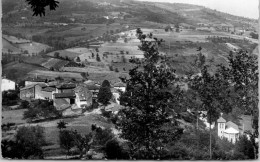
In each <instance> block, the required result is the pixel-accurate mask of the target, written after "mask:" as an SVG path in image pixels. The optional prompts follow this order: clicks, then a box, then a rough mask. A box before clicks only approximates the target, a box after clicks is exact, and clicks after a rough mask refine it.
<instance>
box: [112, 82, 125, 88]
mask: <svg viewBox="0 0 260 162" xmlns="http://www.w3.org/2000/svg"><path fill="white" fill-rule="evenodd" d="M113 86H114V87H126V84H125V83H122V82H118V83H115V84H114V85H113Z"/></svg>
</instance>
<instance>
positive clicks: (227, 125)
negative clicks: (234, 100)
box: [226, 121, 239, 131]
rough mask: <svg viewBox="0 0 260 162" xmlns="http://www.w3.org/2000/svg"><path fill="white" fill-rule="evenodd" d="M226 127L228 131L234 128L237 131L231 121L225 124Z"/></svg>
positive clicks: (236, 126)
mask: <svg viewBox="0 0 260 162" xmlns="http://www.w3.org/2000/svg"><path fill="white" fill-rule="evenodd" d="M226 127H227V129H229V128H234V129H235V130H237V131H239V129H238V125H236V124H235V123H233V122H232V121H229V122H227V123H226Z"/></svg>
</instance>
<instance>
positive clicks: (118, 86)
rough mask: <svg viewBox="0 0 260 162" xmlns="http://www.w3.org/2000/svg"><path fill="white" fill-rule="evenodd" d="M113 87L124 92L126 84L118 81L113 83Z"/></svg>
mask: <svg viewBox="0 0 260 162" xmlns="http://www.w3.org/2000/svg"><path fill="white" fill-rule="evenodd" d="M113 87H114V88H115V89H117V90H120V91H122V92H125V91H126V84H124V83H122V82H118V83H115V84H114V85H113Z"/></svg>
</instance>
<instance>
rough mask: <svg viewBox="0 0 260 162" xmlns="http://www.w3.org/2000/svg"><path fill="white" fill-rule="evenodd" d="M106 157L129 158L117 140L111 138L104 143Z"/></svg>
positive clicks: (113, 158) (112, 158) (111, 158)
mask: <svg viewBox="0 0 260 162" xmlns="http://www.w3.org/2000/svg"><path fill="white" fill-rule="evenodd" d="M104 150H105V153H106V158H107V159H109V160H115V159H116V160H122V159H129V155H128V153H127V152H126V151H125V150H124V149H123V148H122V146H120V145H119V143H118V141H117V140H115V139H112V140H110V141H108V142H107V143H106V145H105V148H104Z"/></svg>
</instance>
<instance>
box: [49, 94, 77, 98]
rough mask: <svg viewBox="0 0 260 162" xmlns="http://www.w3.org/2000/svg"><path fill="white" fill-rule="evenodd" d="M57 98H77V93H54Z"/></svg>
mask: <svg viewBox="0 0 260 162" xmlns="http://www.w3.org/2000/svg"><path fill="white" fill-rule="evenodd" d="M54 96H55V98H75V97H76V95H75V93H54Z"/></svg>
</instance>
